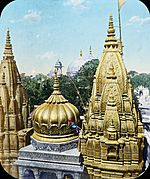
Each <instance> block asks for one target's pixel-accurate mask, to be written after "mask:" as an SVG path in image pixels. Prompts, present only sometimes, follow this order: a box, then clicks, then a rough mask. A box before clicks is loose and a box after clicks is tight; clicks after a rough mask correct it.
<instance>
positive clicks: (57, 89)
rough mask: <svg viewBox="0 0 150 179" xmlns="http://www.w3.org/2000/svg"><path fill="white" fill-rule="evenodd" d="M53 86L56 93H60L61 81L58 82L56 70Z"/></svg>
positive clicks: (55, 71)
mask: <svg viewBox="0 0 150 179" xmlns="http://www.w3.org/2000/svg"><path fill="white" fill-rule="evenodd" d="M53 86H54V91H59V81H58V76H57V70H56V68H55V70H54V85H53Z"/></svg>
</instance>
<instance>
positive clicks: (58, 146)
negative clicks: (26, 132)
mask: <svg viewBox="0 0 150 179" xmlns="http://www.w3.org/2000/svg"><path fill="white" fill-rule="evenodd" d="M77 143H78V139H75V140H71V141H69V142H63V143H48V142H41V141H38V140H36V139H34V138H32V137H31V144H32V145H33V147H34V149H35V150H44V151H55V152H63V151H66V150H70V149H74V148H77Z"/></svg>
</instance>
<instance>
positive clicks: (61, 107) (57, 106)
mask: <svg viewBox="0 0 150 179" xmlns="http://www.w3.org/2000/svg"><path fill="white" fill-rule="evenodd" d="M32 119H33V123H34V134H33V136H32V137H33V138H34V139H37V140H39V141H43V142H54V143H57V142H65V141H69V140H73V139H75V138H77V136H78V135H77V134H76V132H75V130H74V129H73V128H71V127H70V124H74V123H75V124H77V123H78V121H79V111H78V109H77V108H76V107H75V106H74V105H73V104H71V103H69V102H68V100H66V99H65V98H64V97H63V96H62V94H61V91H60V89H59V81H58V77H57V72H56V71H55V77H54V91H53V93H52V94H51V96H50V97H49V98H48V99H47V100H46V101H45V103H43V104H41V105H40V106H38V107H37V108H36V109H35V111H34V112H33V115H32Z"/></svg>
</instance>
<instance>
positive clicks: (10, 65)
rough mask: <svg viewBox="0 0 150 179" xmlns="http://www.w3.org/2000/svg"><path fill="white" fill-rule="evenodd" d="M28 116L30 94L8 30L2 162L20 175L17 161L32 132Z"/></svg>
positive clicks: (0, 93)
mask: <svg viewBox="0 0 150 179" xmlns="http://www.w3.org/2000/svg"><path fill="white" fill-rule="evenodd" d="M28 115H29V111H28V99H27V94H26V92H25V90H24V88H23V87H22V85H21V79H20V74H19V72H18V69H17V66H16V62H15V60H14V56H13V52H12V45H11V42H10V35H9V30H8V31H7V36H6V44H5V50H4V55H3V59H2V61H1V64H0V162H1V164H2V166H3V167H4V169H5V170H6V171H7V172H8V173H9V174H10V175H12V176H14V177H16V178H18V167H17V166H15V165H14V162H15V160H16V159H17V157H18V151H19V149H20V148H21V147H23V146H25V145H26V144H28V143H29V136H30V133H31V131H32V130H31V128H28V127H31V126H30V124H29V121H28ZM28 124H29V125H28Z"/></svg>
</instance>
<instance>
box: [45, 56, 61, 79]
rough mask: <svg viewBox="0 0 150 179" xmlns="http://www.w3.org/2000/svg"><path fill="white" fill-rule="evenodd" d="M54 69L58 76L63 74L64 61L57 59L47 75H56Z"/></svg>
mask: <svg viewBox="0 0 150 179" xmlns="http://www.w3.org/2000/svg"><path fill="white" fill-rule="evenodd" d="M54 69H56V71H57V74H58V76H60V75H62V73H63V71H62V70H63V64H62V62H61V61H60V60H59V59H58V60H57V62H56V64H55V66H54V67H53V68H52V69H51V70H50V72H49V73H48V74H47V76H49V77H53V75H54Z"/></svg>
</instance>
